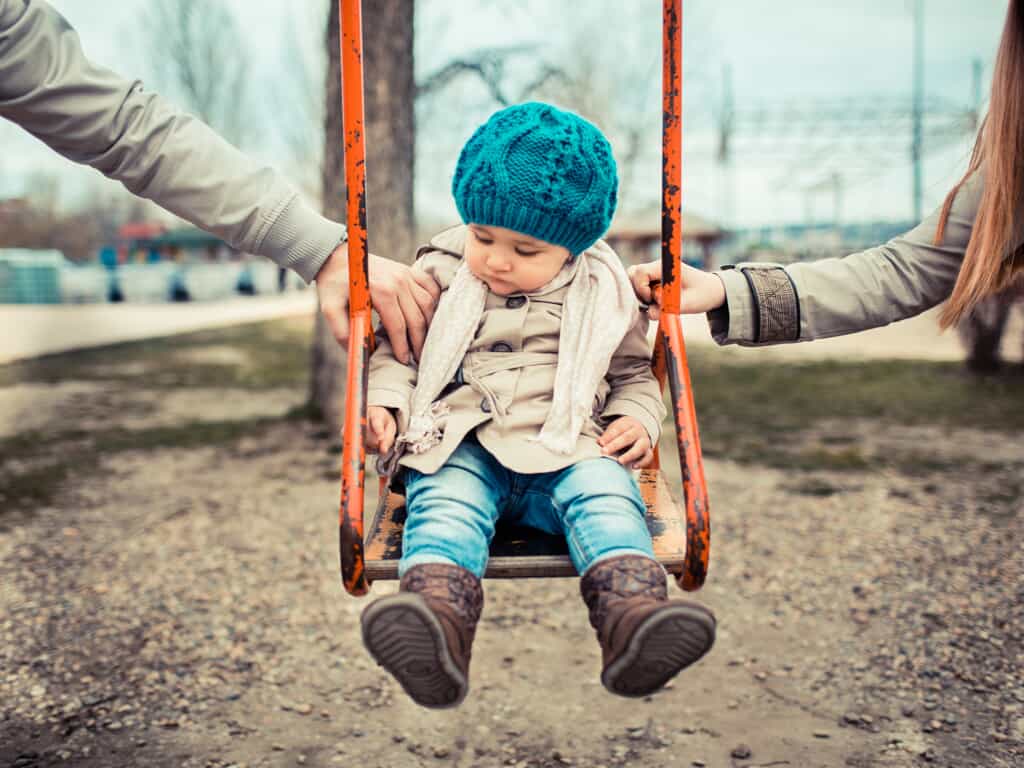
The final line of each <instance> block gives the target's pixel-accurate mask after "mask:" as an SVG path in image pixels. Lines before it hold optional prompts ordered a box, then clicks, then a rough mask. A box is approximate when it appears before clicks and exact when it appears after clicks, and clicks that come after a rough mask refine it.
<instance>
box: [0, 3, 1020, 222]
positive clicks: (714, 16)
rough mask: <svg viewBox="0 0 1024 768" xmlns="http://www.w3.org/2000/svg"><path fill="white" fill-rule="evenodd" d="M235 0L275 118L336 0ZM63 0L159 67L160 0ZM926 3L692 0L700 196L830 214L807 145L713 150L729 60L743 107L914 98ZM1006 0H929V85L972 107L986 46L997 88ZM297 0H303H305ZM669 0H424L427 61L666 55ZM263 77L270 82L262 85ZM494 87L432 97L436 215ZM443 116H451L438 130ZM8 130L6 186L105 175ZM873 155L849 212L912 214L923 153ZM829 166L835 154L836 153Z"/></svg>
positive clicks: (771, 215) (717, 203)
mask: <svg viewBox="0 0 1024 768" xmlns="http://www.w3.org/2000/svg"><path fill="white" fill-rule="evenodd" d="M229 2H230V4H231V5H232V7H233V8H234V9H235V11H236V13H237V16H238V19H239V22H240V24H241V26H242V29H243V31H244V32H245V34H246V35H247V37H248V39H249V41H250V42H251V43H252V45H253V49H254V52H255V58H256V62H255V64H254V66H253V71H252V78H253V82H254V83H255V84H256V88H257V90H258V91H259V92H260V93H262V94H264V96H265V98H263V99H261V103H260V104H259V105H258V107H257V110H258V111H257V117H259V116H263V117H265V118H266V120H267V122H268V124H270V123H272V122H274V120H275V119H276V118H277V117H278V115H279V111H278V110H275V105H276V100H275V98H274V97H273V95H272V94H273V93H275V92H279V91H275V90H274V89H280V87H281V85H280V83H279V82H278V81H280V78H281V74H280V73H281V71H282V69H283V68H282V66H281V62H282V57H284V56H286V55H288V50H289V48H288V46H287V43H286V40H285V38H287V37H289V36H293V37H295V38H297V39H299V40H301V41H304V43H305V44H306V45H308V46H311V47H315V46H319V45H320V44H321V37H322V23H321V22H320V20H319V18H318V17H319V14H320V9H321V8H323V7H325V5H324V3H323V1H322V0H303V1H302V2H294V1H293V2H287V0H229ZM53 4H54V5H55V6H56V7H57V8H58V9H59V10H60V11H61V12H62V13H63V14H65V15H66V16H67V18H68V19H69V21H70V22H71V23H72V24H73V25H74V26H75V27H76V28H77V29H78V31H79V34H80V36H81V39H82V43H83V46H84V48H85V50H86V52H87V53H88V55H90V56H91V57H92V58H94V59H95V60H97V61H98V62H100V63H102V64H104V65H107V66H109V67H111V68H113V69H115V70H117V71H119V72H121V73H123V74H125V75H127V76H132V77H135V76H139V77H143V78H144V79H145V78H148V77H149V73H150V68H149V64H148V63H147V61H146V60H145V57H146V56H147V55H151V54H150V53H149V52H147V50H146V48H145V46H144V45H140V40H139V39H138V31H139V28H140V19H141V17H142V15H143V14H144V12H145V7H146V0H119V2H116V3H114V2H109V3H108V2H104V3H97V2H95V0H54V1H53ZM911 5H912V4H911V3H910V2H909V0H856V1H853V0H845V1H843V2H839V1H838V0H686V2H685V3H684V34H685V37H684V60H685V72H686V77H687V80H686V83H685V85H684V105H685V120H684V135H685V137H686V150H685V153H686V154H685V156H684V172H685V174H686V175H685V179H684V206H686V207H687V208H689V209H690V210H694V211H696V212H698V213H701V214H703V215H705V216H708V217H710V218H722V219H724V218H731V219H732V220H733V221H734V222H735V223H737V224H741V225H750V224H763V223H774V222H779V221H802V220H804V218H805V216H806V215H807V213H808V207H809V205H810V206H811V207H812V212H813V213H814V215H815V216H816V217H817V218H821V219H828V218H829V217H830V216H831V207H832V197H831V191H830V190H822V191H821V192H820V193H819V194H810V193H808V192H807V190H806V188H805V187H806V185H807V183H808V182H807V179H813V177H814V171H815V164H816V163H817V160H816V159H813V158H811V157H810V154H808V157H807V158H803V159H802V162H801V163H798V165H799V168H798V169H796V170H799V176H800V178H799V179H798V178H797V175H798V174H797V173H796V170H795V166H794V163H793V160H792V159H788V160H785V161H783V159H782V158H779V159H778V162H777V163H775V164H774V165H773V158H772V157H771V156H768V157H765V156H764V153H762V154H761V155H758V156H756V157H754V156H751V157H746V156H743V155H742V154H740V155H737V157H736V159H735V160H734V173H733V176H732V182H731V183H730V184H728V185H727V184H725V182H724V181H723V179H724V178H725V177H724V176H723V175H722V173H721V172H720V170H719V169H718V167H717V166H716V165H715V163H714V160H713V156H712V154H711V151H712V149H713V147H714V138H715V137H714V132H713V131H714V125H715V117H714V115H715V114H716V110H717V109H718V106H719V104H720V101H721V95H722V89H723V78H722V72H723V65H725V64H728V65H729V67H730V68H731V72H732V81H733V82H732V86H733V97H734V101H735V105H736V108H737V109H740V110H744V109H750V108H754V107H758V106H766V107H773V108H777V105H781V104H785V103H788V104H794V103H795V104H801V105H804V106H807V105H814V104H818V103H821V102H823V101H827V100H836V99H853V100H856V101H857V103H858V104H868V105H870V104H873V103H879V104H880V103H882V102H883V101H886V100H890V101H894V100H899V99H903V100H906V101H908V100H909V96H910V93H911V64H912V14H911ZM1005 6H1006V3H1005V0H969V1H968V0H925V8H926V15H925V32H926V35H925V62H926V67H925V70H926V75H925V86H926V92H927V94H928V95H929V96H930V97H938V98H941V99H943V100H944V102H945V103H947V104H949V105H950V106H951V107H952V106H962V107H963V108H966V107H968V106H969V104H970V101H971V92H972V74H971V67H972V60H974V59H980V60H981V61H982V63H983V65H984V76H985V77H984V84H985V88H986V89H987V85H988V76H989V74H990V71H991V63H992V59H993V56H994V53H995V49H996V46H997V43H998V36H999V31H1000V29H1001V26H1002V21H1003V15H1004V13H1005ZM296 7H298V8H300V9H301V10H300V12H299V13H298V15H296V12H295V8H296ZM624 8H625V9H627V10H623V9H624ZM660 9H661V3H660V2H658V1H657V0H633V1H632V2H629V3H622V2H621V0H590V1H589V2H583V3H576V2H574V3H571V4H570V3H557V2H541V1H540V0H526V1H525V2H514V1H513V0H506V1H503V0H489V1H488V2H465V1H463V2H456V1H453V0H449V1H448V2H443V1H442V0H420V2H419V5H418V11H417V12H418V14H419V15H418V18H417V33H418V36H417V72H418V75H420V76H422V75H423V74H425V73H427V72H430V71H432V70H433V69H434V68H436V67H437V66H439V65H441V64H443V63H444V62H445V61H447V60H449V59H451V58H452V57H454V56H456V55H458V54H459V53H460V52H464V51H466V50H470V49H473V48H476V47H480V46H487V45H505V44H510V43H533V44H536V45H537V46H538V48H537V50H538V51H541V52H543V53H545V54H550V56H551V57H555V52H556V49H557V50H561V51H569V52H570V53H569V55H571V52H572V50H573V46H579V45H580V44H581V43H580V30H581V29H582V30H584V31H585V34H586V37H585V38H584V39H585V41H586V45H587V47H588V49H589V54H590V55H591V56H598V57H599V59H600V60H602V61H607V62H608V64H609V65H611V66H613V67H614V65H615V63H616V62H618V61H630V62H639V63H641V64H642V63H643V62H647V61H650V62H651V63H652V64H654V63H657V58H656V57H657V49H658V46H660ZM644 66H646V65H645V64H644V65H643V66H640V70H643V67H644ZM263 84H265V85H266V87H261V86H262V85H263ZM658 88H660V84H659V83H658V82H656V81H654V80H652V81H651V83H650V87H647V88H644V89H642V90H641V91H638V92H637V93H629V94H623V98H629V99H633V100H634V102H635V103H637V104H640V105H643V106H644V107H645V108H650V107H651V106H652V105H653V107H654V110H655V112H654V113H653V114H654V115H655V116H654V118H653V121H652V125H651V134H650V135H651V136H654V137H656V135H657V130H658V127H657V125H656V120H657V115H656V111H657V104H658V99H659V92H658ZM478 91H479V92H474V91H473V86H472V85H471V84H467V85H464V86H462V87H460V88H453V89H449V90H448V91H445V92H444V93H442V94H440V95H439V96H438V97H436V99H435V101H434V102H432V103H431V106H430V110H429V116H430V117H431V118H432V119H431V120H430V121H429V122H427V123H426V129H425V128H424V124H423V123H422V122H421V126H420V127H421V129H424V132H423V134H422V135H421V137H420V143H419V150H420V157H421V161H420V164H419V167H418V182H417V205H418V207H419V208H420V210H421V211H423V212H424V213H426V214H428V215H429V216H430V217H432V218H434V217H447V216H451V215H454V208H453V207H452V206H451V205H450V203H449V201H448V200H447V197H448V195H447V190H448V185H449V180H450V173H451V168H452V167H453V166H454V162H455V153H456V152H457V150H458V147H459V145H460V143H461V141H463V140H464V139H465V137H466V136H467V135H468V132H469V131H471V130H472V128H473V126H474V125H475V124H476V123H478V122H479V121H480V120H483V119H485V118H486V116H487V113H488V112H489V111H491V110H492V109H494V108H495V105H494V104H493V103H488V102H487V100H486V98H484V92H483V91H482V90H479V89H478ZM474 93H475V94H476V95H475V96H474V95H473V94H474ZM886 103H888V102H886ZM438 115H440V116H441V117H443V119H441V118H439V117H438ZM440 126H443V127H444V132H443V133H442V132H440V129H439V127H440ZM429 129H434V130H437V131H438V132H437V135H434V134H432V133H429V132H428V130H429ZM851 130H853V129H851ZM901 130H902V128H901ZM818 138H819V139H820V137H818ZM906 138H907V140H909V136H907V137H906ZM902 139H903V136H902V135H900V136H897V137H895V141H896V142H897V143H899V141H902ZM0 142H2V144H3V146H4V149H5V151H4V152H3V153H2V155H0V195H2V194H17V193H18V192H20V191H21V187H22V186H23V179H24V176H25V174H26V173H27V172H30V171H31V170H32V169H36V168H42V169H47V170H49V171H54V170H56V171H58V172H60V174H61V180H62V182H63V183H64V187H65V188H66V189H67V190H69V192H68V194H69V195H70V194H73V191H74V190H76V189H82V188H84V187H85V186H86V185H87V184H89V183H91V182H90V180H91V179H92V178H93V176H94V174H93V172H92V171H89V170H80V169H72V168H71V167H70V166H69V164H68V163H67V162H66V161H63V160H61V159H60V158H56V157H55V156H53V155H52V154H51V153H49V152H48V151H47V150H46V149H45V148H43V147H42V146H41V145H39V144H38V142H35V141H34V140H32V139H30V138H28V137H26V136H25V135H24V134H22V133H21V132H20V131H18V130H16V129H14V128H12V127H11V126H9V125H0ZM790 142H792V139H790ZM970 144H971V140H970V137H968V136H963V137H962V138H961V139H960V140H958V141H954V142H952V143H949V144H948V145H947V146H946V147H945V148H944V149H942V150H936V151H932V152H930V153H929V155H928V160H927V162H926V163H925V174H924V188H925V209H926V210H928V209H930V208H931V207H933V206H934V205H936V204H938V203H939V202H940V201H941V198H942V197H943V195H944V194H945V192H946V191H947V189H948V188H949V186H950V185H951V184H952V183H953V182H955V181H956V179H957V176H958V174H959V173H961V172H962V169H963V167H964V165H965V163H966V157H967V154H968V152H969V149H970ZM618 149H619V148H618V147H616V150H617V151H618ZM657 150H658V147H657V146H653V147H652V151H651V153H650V154H651V158H650V159H649V160H647V161H646V162H645V163H644V164H642V167H641V168H640V170H639V171H638V176H637V183H638V184H644V185H646V186H645V187H644V188H645V189H647V188H653V191H652V194H654V193H656V191H657V189H656V187H657V184H658V178H657V173H658V171H657V169H658V163H657V158H656V154H657ZM247 151H250V152H251V153H252V154H254V155H256V156H258V157H259V158H260V159H262V160H265V161H267V162H271V163H273V164H275V165H278V166H279V167H281V170H282V171H283V172H285V173H286V174H290V175H295V174H291V171H292V170H294V169H289V168H288V167H287V163H288V161H287V158H286V157H285V155H284V152H283V147H282V142H281V139H280V135H279V133H278V132H276V131H275V130H273V129H271V130H269V131H268V132H267V134H266V135H265V136H264V137H263V139H262V140H261V141H260V142H259V144H258V145H254V146H252V147H247ZM812 160H813V162H812ZM873 162H874V161H872V160H862V162H860V163H859V164H855V166H856V167H854V166H851V167H850V168H846V167H843V168H840V169H838V172H840V173H842V174H843V178H844V180H845V184H844V194H843V198H842V211H841V213H842V217H843V219H844V220H847V221H852V220H863V219H889V220H903V219H907V218H909V217H910V215H911V212H912V208H911V194H910V190H911V176H910V165H909V161H907V160H906V159H905V156H904V155H901V154H899V153H897V154H896V155H890V156H887V157H886V158H884V159H880V160H879V161H878V162H875V163H874V165H872V163H873ZM821 168H822V170H828V168H826V166H825V165H822V166H821ZM829 168H830V167H829ZM371 172H372V169H371ZM730 190H731V191H730ZM729 200H731V202H728V203H727V204H726V201H729ZM727 212H728V215H727Z"/></svg>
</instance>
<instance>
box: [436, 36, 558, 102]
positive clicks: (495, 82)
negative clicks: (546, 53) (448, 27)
mask: <svg viewBox="0 0 1024 768" xmlns="http://www.w3.org/2000/svg"><path fill="white" fill-rule="evenodd" d="M536 49H537V46H536V45H511V46H503V47H500V48H481V49H480V50H478V51H475V52H473V53H471V54H470V55H468V56H467V57H465V58H461V59H454V60H452V61H449V62H448V63H447V64H445V65H444V66H443V67H441V68H440V69H438V70H436V71H435V72H433V73H431V74H430V75H427V76H426V77H425V78H423V79H422V80H421V81H420V82H419V83H417V84H416V97H417V98H419V97H421V96H428V95H430V94H432V93H436V92H437V91H440V90H441V89H443V88H445V87H446V86H448V85H449V84H451V83H452V82H454V81H455V80H456V79H458V78H459V76H461V75H463V74H466V73H470V74H475V75H476V76H477V77H479V78H480V81H481V82H482V83H483V84H484V85H485V86H487V89H488V91H490V94H491V97H492V98H493V99H494V100H495V101H496V102H498V104H500V105H501V106H503V107H507V106H508V105H509V104H511V103H512V101H511V100H510V99H509V98H508V96H507V95H506V83H505V81H506V70H505V68H506V65H507V64H508V63H509V62H510V61H511V60H512V59H514V58H516V57H518V56H524V55H527V54H532V53H534V52H535V51H536ZM555 77H565V73H564V72H562V70H561V69H559V68H557V67H555V66H553V65H551V64H545V65H544V66H543V68H542V70H541V71H540V73H538V75H537V76H536V77H535V78H534V79H533V80H532V81H531V82H530V83H528V84H527V85H526V86H525V87H524V88H522V89H521V90H520V92H519V98H518V100H519V101H521V100H522V99H523V98H524V97H525V96H528V95H529V94H530V93H532V92H533V91H535V90H537V89H539V88H540V87H541V86H542V85H544V84H545V83H546V82H548V81H549V80H551V79H553V78H555Z"/></svg>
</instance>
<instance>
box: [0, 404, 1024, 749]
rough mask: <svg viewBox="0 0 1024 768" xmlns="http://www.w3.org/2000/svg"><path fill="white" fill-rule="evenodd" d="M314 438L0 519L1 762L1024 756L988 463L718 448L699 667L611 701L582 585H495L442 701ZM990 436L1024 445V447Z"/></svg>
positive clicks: (165, 461)
mask: <svg viewBox="0 0 1024 768" xmlns="http://www.w3.org/2000/svg"><path fill="white" fill-rule="evenodd" d="M309 431H310V430H309V428H308V427H305V426H302V425H301V424H296V423H284V424H281V425H279V426H277V427H273V428H271V429H270V430H268V431H266V432H265V433H264V434H262V435H258V436H250V437H247V438H244V439H243V440H241V441H240V442H239V443H237V444H236V445H234V446H231V447H229V448H206V449H199V450H166V451H158V452H156V453H153V452H149V453H138V454H131V453H128V454H119V455H118V456H117V457H116V460H114V459H112V460H110V461H104V462H102V465H101V466H100V468H99V471H98V472H96V473H95V476H94V477H92V478H90V479H88V480H86V481H84V482H81V483H79V484H77V485H76V486H75V487H74V488H69V489H68V490H67V491H66V492H65V493H62V494H61V495H60V496H59V497H58V498H57V499H56V501H55V503H54V504H53V505H52V506H50V507H48V508H45V509H39V510H37V511H36V512H35V514H34V515H33V516H32V517H31V518H30V519H28V520H25V521H22V522H21V523H20V524H17V525H15V526H13V527H11V528H9V529H8V530H6V531H5V532H3V533H2V534H0V583H2V585H3V586H2V592H0V605H2V608H3V616H4V619H3V620H2V622H0V666H2V667H3V668H4V669H5V670H6V671H5V673H4V675H3V677H2V678H0V701H2V702H3V703H2V705H0V708H2V709H0V711H2V719H0V733H2V738H0V744H2V746H0V764H3V765H14V766H21V767H22V768H27V766H50V765H62V764H63V765H76V766H126V767H127V766H189V767H191V766H196V767H199V766H203V767H206V766H228V765H247V766H282V767H283V766H296V765H309V766H360V767H361V768H362V767H365V768H371V767H374V766H381V767H387V768H391V767H392V766H440V765H452V766H465V767H468V766H496V765H516V766H562V765H572V766H609V767H610V766H620V765H630V766H664V765H680V766H708V767H709V768H710V767H718V766H723V767H725V766H728V767H729V768H732V767H733V766H801V767H810V766H917V765H922V764H928V763H929V762H930V763H933V764H937V765H957V766H968V765H971V766H986V768H994V767H995V766H1011V765H1019V764H1020V763H1019V762H1015V760H1019V759H1022V758H1024V712H1022V708H1024V687H1022V684H1021V679H1020V677H1019V673H1020V670H1021V668H1022V664H1021V659H1022V657H1021V653H1022V647H1021V644H1020V630H1021V628H1022V626H1024V616H1022V615H1021V611H1022V609H1021V597H1024V595H1021V594H1020V593H1019V590H1020V585H1021V583H1022V581H1021V575H1022V572H1024V568H1022V555H1021V547H1020V543H1021V540H1022V537H1021V535H1020V534H1021V516H1020V515H1018V514H1013V515H1009V516H1008V515H1006V514H1003V515H1001V516H1000V515H995V514H993V513H992V510H991V509H986V508H985V506H984V505H983V504H981V503H980V502H979V495H978V494H976V493H974V490H975V484H974V483H973V482H972V479H971V478H969V477H964V478H956V479H955V480H954V481H946V480H945V479H941V478H936V477H931V476H923V477H918V478H911V477H905V476H899V475H890V474H879V473H849V472H846V473H816V474H815V475H814V478H816V479H817V481H819V483H820V484H819V486H817V488H818V490H814V489H813V488H812V489H810V490H809V489H808V488H807V487H806V486H799V485H798V484H795V483H794V479H793V477H792V476H788V475H787V474H785V473H783V472H779V471H775V470H766V469H757V468H751V467H742V466H738V465H734V464H731V463H729V462H724V461H709V463H708V467H707V470H708V475H709V480H710V482H711V488H712V492H713V499H714V505H715V506H714V509H715V517H714V520H715V528H714V550H713V552H714V555H713V565H712V571H711V578H710V579H709V583H708V586H707V587H706V588H705V589H704V590H703V592H702V593H701V597H702V599H704V600H706V601H707V602H708V603H709V604H710V605H712V606H713V607H714V608H715V609H716V611H717V612H718V615H719V619H720V634H719V638H718V644H717V646H716V648H715V649H714V651H713V652H712V653H711V655H710V656H709V657H708V658H707V659H706V660H705V661H704V662H702V663H701V664H700V665H699V666H698V667H697V668H695V669H693V670H691V671H688V672H687V673H685V674H684V675H682V676H681V677H680V678H679V679H678V680H677V681H675V683H674V684H673V685H672V686H671V688H669V689H668V690H666V691H664V692H662V693H659V694H657V695H656V696H653V697H650V698H649V699H646V700H641V701H631V700H623V699H617V698H614V697H612V696H611V695H609V694H607V693H605V692H604V690H603V689H602V688H601V687H600V685H599V683H598V680H597V672H598V666H599V654H598V648H597V645H596V642H595V641H594V639H593V636H592V632H591V630H590V628H589V626H588V624H587V621H586V616H585V611H584V609H583V606H582V603H581V602H580V601H579V598H578V595H577V592H576V584H575V580H560V581H548V582H539V581H537V582H490V583H488V585H487V606H486V609H485V618H484V620H483V622H482V625H481V628H480V631H479V635H478V640H477V643H476V647H475V654H474V660H473V670H472V690H471V694H470V696H469V698H468V700H467V702H466V703H465V705H464V706H463V707H461V708H460V709H458V710H457V711H454V712H440V713H437V712H430V711H425V710H422V709H420V708H418V707H416V706H415V705H414V704H412V703H411V702H410V701H408V700H407V699H406V698H405V697H404V696H403V695H402V693H401V691H400V689H398V687H397V686H396V685H395V684H394V683H393V682H392V681H391V680H390V679H389V678H388V677H387V676H385V675H384V674H382V673H381V672H380V671H379V670H378V669H376V668H375V667H374V666H373V665H372V663H371V662H370V660H369V658H368V656H367V654H366V653H365V651H364V650H363V649H362V647H361V646H360V643H359V640H358V632H357V626H358V623H357V619H358V614H359V612H360V610H361V609H362V607H363V605H365V602H364V601H361V600H357V599H353V598H349V597H347V596H346V595H345V594H344V593H343V592H342V590H341V588H340V586H339V583H338V580H337V577H336V573H337V553H336V550H335V546H334V542H335V541H336V534H335V530H336V529H335V514H334V510H335V508H336V507H335V505H336V498H337V481H336V474H335V465H336V461H337V457H335V456H329V455H327V454H326V453H325V452H324V451H323V449H322V444H321V443H319V442H318V441H317V440H316V439H315V438H314V437H312V436H311V435H310V434H309ZM896 433H897V434H895V435H894V439H904V440H911V441H915V440H921V439H924V438H926V437H927V435H925V434H922V433H920V432H918V433H917V434H914V433H913V432H909V433H905V434H900V433H899V430H896ZM947 437H953V438H957V439H959V440H961V441H968V442H970V441H974V442H975V443H978V442H979V441H980V442H981V443H984V442H985V441H990V437H989V436H986V435H979V434H974V433H967V432H964V433H963V434H957V435H951V436H947ZM1001 450H1003V451H1004V452H1005V453H1006V455H1007V456H1008V457H1010V458H1012V459H1013V460H1014V461H1019V462H1024V446H1020V445H1005V444H1004V445H1002V447H1001ZM822 484H823V485H822ZM821 488H826V489H827V490H826V491H822V490H821ZM1007 588H1009V589H1010V590H1011V591H1010V593H1009V594H1008V593H1007V592H1006V589H1007ZM392 589H393V585H392V584H378V585H376V586H375V588H374V592H375V594H385V593H388V592H389V591H391V590H392ZM1013 589H1017V590H1018V593H1017V594H1016V595H1014V594H1013V593H1012V590H1013ZM1014 603H1015V604H1014Z"/></svg>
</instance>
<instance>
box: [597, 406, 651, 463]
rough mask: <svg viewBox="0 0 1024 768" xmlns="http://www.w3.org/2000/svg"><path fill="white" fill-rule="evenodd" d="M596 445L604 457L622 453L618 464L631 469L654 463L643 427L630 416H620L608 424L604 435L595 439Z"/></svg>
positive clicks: (649, 443)
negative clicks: (599, 447)
mask: <svg viewBox="0 0 1024 768" xmlns="http://www.w3.org/2000/svg"><path fill="white" fill-rule="evenodd" d="M597 444H598V445H600V446H601V453H603V454H604V455H605V456H614V455H615V454H616V453H618V452H619V451H623V453H622V455H621V456H619V457H618V459H619V464H622V465H623V466H627V467H630V468H632V469H643V468H644V467H646V466H648V465H649V464H650V463H651V462H652V461H654V450H653V449H652V448H651V438H650V437H649V436H648V435H647V430H646V429H644V425H643V424H641V423H640V422H639V421H637V420H636V419H634V418H633V417H632V416H620V417H619V418H617V419H616V420H615V421H613V422H612V423H611V424H609V425H608V428H607V429H606V430H605V431H604V434H603V435H601V437H599V438H598V439H597Z"/></svg>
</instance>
